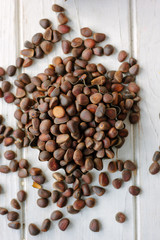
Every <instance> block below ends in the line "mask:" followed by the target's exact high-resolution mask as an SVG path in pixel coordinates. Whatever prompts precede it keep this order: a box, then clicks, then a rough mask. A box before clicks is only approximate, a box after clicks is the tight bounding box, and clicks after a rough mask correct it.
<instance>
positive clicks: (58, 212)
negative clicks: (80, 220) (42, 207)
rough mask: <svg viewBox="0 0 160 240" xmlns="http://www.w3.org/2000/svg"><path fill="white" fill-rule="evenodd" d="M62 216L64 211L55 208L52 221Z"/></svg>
mask: <svg viewBox="0 0 160 240" xmlns="http://www.w3.org/2000/svg"><path fill="white" fill-rule="evenodd" d="M62 217H63V213H62V212H61V211H59V210H55V211H53V212H52V214H51V217H50V218H51V220H52V221H56V220H59V219H61V218H62Z"/></svg>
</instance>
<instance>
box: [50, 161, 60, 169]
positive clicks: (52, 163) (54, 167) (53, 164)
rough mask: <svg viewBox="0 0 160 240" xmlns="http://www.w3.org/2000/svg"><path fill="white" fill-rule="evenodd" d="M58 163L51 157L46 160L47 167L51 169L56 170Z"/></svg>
mask: <svg viewBox="0 0 160 240" xmlns="http://www.w3.org/2000/svg"><path fill="white" fill-rule="evenodd" d="M59 167H60V166H59V163H58V162H57V160H56V159H55V158H51V159H50V160H49V161H48V168H49V169H50V170H51V171H57V170H58V169H59Z"/></svg>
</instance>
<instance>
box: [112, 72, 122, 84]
mask: <svg viewBox="0 0 160 240" xmlns="http://www.w3.org/2000/svg"><path fill="white" fill-rule="evenodd" d="M122 80H123V74H122V72H121V71H116V72H115V74H114V81H115V82H118V83H121V82H122Z"/></svg>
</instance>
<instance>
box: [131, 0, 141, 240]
mask: <svg viewBox="0 0 160 240" xmlns="http://www.w3.org/2000/svg"><path fill="white" fill-rule="evenodd" d="M136 9H137V0H129V20H130V22H129V28H130V31H129V32H130V55H131V57H134V58H136V59H137V15H136V14H137V12H136ZM139 127H140V125H139V123H137V125H134V124H132V125H131V127H130V129H131V138H132V158H133V159H132V160H133V161H134V163H135V164H136V166H138V159H136V157H135V151H136V150H138V149H136V140H137V139H139ZM138 182H139V174H138V172H137V171H136V173H135V175H134V177H133V184H134V185H137V183H138ZM137 206H138V200H137V198H136V197H133V214H134V216H133V219H134V234H135V235H134V239H135V240H137V239H138V208H137Z"/></svg>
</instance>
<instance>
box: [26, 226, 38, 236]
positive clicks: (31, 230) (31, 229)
mask: <svg viewBox="0 0 160 240" xmlns="http://www.w3.org/2000/svg"><path fill="white" fill-rule="evenodd" d="M28 230H29V233H30V234H31V235H32V236H36V235H38V234H39V233H40V230H39V228H38V227H37V226H36V225H35V224H34V223H30V224H29V227H28Z"/></svg>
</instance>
